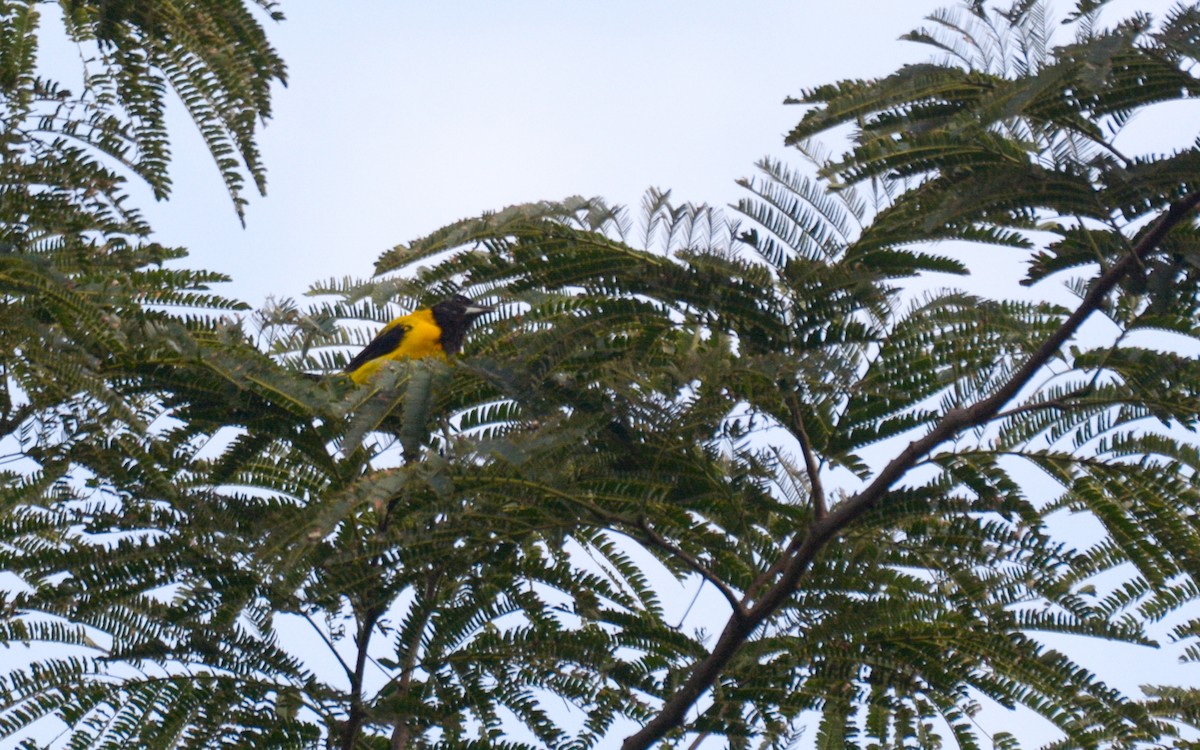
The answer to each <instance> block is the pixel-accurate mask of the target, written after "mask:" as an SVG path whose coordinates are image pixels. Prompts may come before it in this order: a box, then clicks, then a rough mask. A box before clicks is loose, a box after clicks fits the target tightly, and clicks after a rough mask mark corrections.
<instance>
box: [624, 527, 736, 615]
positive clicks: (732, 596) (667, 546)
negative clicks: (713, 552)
mask: <svg viewBox="0 0 1200 750" xmlns="http://www.w3.org/2000/svg"><path fill="white" fill-rule="evenodd" d="M638 528H639V529H641V531H642V533H643V534H645V535H646V539H647V540H648V541H649V542H650V543H651V544H653V545H654V546H656V547H660V548H661V549H663V550H665V551H666V552H667V553H668V554H670V555H674V556H675V557H678V558H679V559H680V560H683V562H684V563H685V564H687V566H688V567H689V568H691V569H692V570H693V571H695V572H696V573H698V574H699V575H700V577H701V578H703V579H704V580H706V581H708V582H709V583H711V584H712V585H713V586H715V587H716V589H717V591H720V592H721V595H722V596H724V597H725V601H727V602H729V606H730V607H732V608H733V616H734V617H737V618H742V617H745V616H746V608H745V607H744V606H742V602H741V598H740V597H739V596H738V595H737V593H736V592H735V591H734V590H733V589H731V588H730V587H729V586H728V585H726V583H725V582H724V581H722V580H721V579H720V578H718V577H717V576H716V574H714V573H713V572H712V571H710V570H709V569H708V568H706V567H705V566H704V564H703V563H701V562H700V561H699V560H697V559H696V558H695V557H692V556H691V555H690V554H688V553H687V552H685V551H683V550H682V549H680V548H679V547H676V546H675V545H674V544H671V543H670V542H668V541H667V540H666V539H664V538H663V537H662V535H661V534H659V533H658V532H657V531H655V530H654V528H653V527H651V526H650V524H649V523H648V522H647V521H646V519H645V518H644V517H643V518H639V519H638Z"/></svg>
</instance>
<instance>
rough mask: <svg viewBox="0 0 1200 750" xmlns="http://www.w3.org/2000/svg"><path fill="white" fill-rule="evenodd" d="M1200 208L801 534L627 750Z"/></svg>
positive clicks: (1150, 242)
mask: <svg viewBox="0 0 1200 750" xmlns="http://www.w3.org/2000/svg"><path fill="white" fill-rule="evenodd" d="M1198 205H1200V192H1197V193H1192V194H1190V195H1187V196H1185V197H1183V198H1181V199H1180V200H1178V201H1176V202H1175V203H1172V204H1171V206H1170V207H1169V208H1168V209H1167V211H1166V212H1164V213H1163V214H1162V215H1161V216H1160V217H1159V218H1158V220H1157V221H1156V222H1155V223H1154V224H1153V225H1152V226H1151V228H1150V229H1149V230H1148V231H1147V232H1146V233H1145V234H1143V235H1142V238H1141V239H1140V240H1139V241H1138V242H1137V244H1136V245H1134V247H1133V249H1132V251H1131V252H1130V253H1129V254H1128V255H1126V256H1125V257H1124V258H1122V259H1121V260H1120V261H1118V262H1117V263H1115V264H1113V265H1112V266H1111V267H1110V268H1108V270H1106V271H1104V272H1103V273H1101V274H1100V276H1098V277H1097V278H1096V280H1095V281H1094V282H1093V284H1092V286H1091V289H1090V290H1088V293H1087V294H1085V295H1084V297H1083V299H1082V300H1081V301H1080V303H1079V306H1078V307H1077V308H1076V309H1075V311H1074V312H1073V313H1071V315H1069V316H1068V317H1067V319H1066V320H1064V321H1063V322H1062V324H1061V325H1060V326H1059V327H1058V328H1057V329H1055V331H1054V332H1053V333H1051V334H1050V336H1049V337H1047V338H1046V340H1045V341H1044V342H1042V345H1041V346H1039V347H1038V348H1037V350H1035V351H1034V353H1033V354H1032V355H1031V356H1030V357H1029V359H1028V360H1027V361H1026V362H1025V364H1024V365H1022V366H1021V367H1020V368H1019V369H1018V370H1017V371H1016V372H1014V373H1013V375H1012V377H1011V378H1009V380H1008V382H1006V383H1005V384H1004V385H1002V386H1000V388H999V389H997V391H996V392H995V393H993V394H992V395H991V396H989V397H987V398H984V399H981V400H979V401H977V402H975V403H974V404H972V405H971V406H969V407H965V408H959V409H951V410H950V411H948V412H947V413H946V414H945V416H943V417H942V419H941V420H940V421H939V422H938V423H937V424H936V425H934V427H933V429H932V430H930V431H929V432H928V433H927V434H926V435H925V436H924V437H922V438H920V439H918V440H915V441H913V442H911V443H909V444H908V446H907V447H906V448H905V449H904V450H902V451H901V452H900V454H899V455H897V456H896V457H895V458H893V459H892V460H891V461H890V462H888V464H887V465H886V466H884V467H883V469H882V470H881V471H880V472H879V474H878V475H877V476H876V477H875V479H874V481H872V482H871V483H870V484H869V485H867V486H866V487H865V488H863V489H862V490H861V491H860V492H858V493H857V494H855V495H854V496H853V497H851V498H850V499H848V500H846V501H845V502H843V503H841V504H840V505H838V506H837V507H836V508H834V509H832V510H831V511H830V512H829V514H828V515H826V516H825V517H824V518H821V519H816V520H814V521H813V524H812V526H810V527H809V529H808V532H807V533H805V534H802V535H797V537H796V539H795V540H794V541H793V542H792V544H791V545H790V546H789V547H788V549H787V551H786V552H785V553H784V554H783V556H782V557H781V561H784V564H783V565H782V566H779V564H778V562H777V563H776V565H773V566H772V567H771V570H777V569H779V568H780V567H781V568H782V570H781V573H780V575H779V579H778V580H777V581H776V582H775V584H774V585H773V586H771V587H770V588H769V589H768V590H767V591H766V592H765V593H764V594H763V596H762V598H761V599H759V600H758V602H757V603H755V604H754V606H753V607H751V608H750V609H749V611H748V613H747V615H746V616H745V617H741V618H739V617H737V616H733V617H730V618H729V621H728V622H727V623H726V624H725V629H724V630H723V631H722V632H721V636H720V638H719V639H718V640H717V642H716V644H715V645H714V646H713V649H712V651H711V652H710V653H709V655H708V656H706V657H705V658H703V659H701V660H700V661H698V662H696V664H695V665H694V666H693V667H692V671H691V674H690V675H689V676H688V678H687V680H685V681H684V683H683V685H682V686H680V687H679V689H678V690H677V691H676V692H675V693H674V694H673V695H671V696H670V697H669V698H667V700H666V702H664V703H663V707H662V709H661V710H660V711H659V713H658V715H657V716H655V717H654V718H653V719H651V720H650V721H649V722H647V723H646V725H645V726H644V727H642V728H641V729H640V730H639V731H637V732H635V733H634V734H632V735H630V736H629V737H627V738H626V739H625V742H624V743H622V745H621V750H646V748H649V747H650V746H651V745H653V744H654V743H655V742H657V741H658V740H659V739H661V738H662V737H663V735H665V734H666V733H667V732H668V731H670V730H671V729H672V728H674V727H677V726H680V725H681V724H682V723H683V719H684V717H685V716H686V714H687V711H688V709H689V708H691V706H692V705H693V704H694V703H695V702H696V700H697V699H699V698H700V696H701V695H702V694H703V693H704V692H705V691H707V690H708V689H709V688H711V687H712V685H713V683H715V682H716V680H717V678H718V677H719V676H720V674H721V672H722V671H723V670H724V668H725V666H726V665H727V664H728V663H729V662H730V660H731V659H733V657H734V655H735V654H737V652H738V651H739V650H740V649H741V647H742V646H743V645H744V644H745V642H746V640H747V639H748V638H749V636H750V634H751V633H753V632H754V630H755V629H756V628H758V626H759V625H761V624H762V623H763V622H764V621H765V620H766V619H767V618H768V617H770V616H771V615H773V614H774V613H775V612H776V610H778V609H779V607H781V606H782V605H783V603H784V602H785V601H786V600H787V599H788V597H790V596H791V594H792V592H793V591H794V590H795V587H796V584H797V583H798V582H799V580H800V577H801V576H802V575H803V574H804V572H805V571H806V570H808V567H809V565H810V564H811V563H812V561H813V559H814V558H815V557H816V555H817V553H818V552H820V551H821V549H822V548H823V547H824V546H825V545H826V544H827V543H828V542H829V540H831V539H833V538H834V537H835V536H837V535H838V534H839V533H841V532H842V531H843V530H844V529H845V528H846V527H848V526H849V525H850V524H851V523H853V522H854V521H855V520H856V519H858V518H859V517H860V516H862V515H863V514H864V513H866V512H867V511H868V510H870V509H871V508H872V507H873V506H874V505H875V504H876V503H877V502H879V500H880V499H882V498H883V496H884V495H885V494H886V493H887V492H888V490H890V489H891V487H892V485H893V484H895V483H896V482H897V481H899V480H900V479H901V478H902V477H903V476H904V475H905V474H906V473H908V471H909V470H910V469H911V468H912V467H913V466H914V465H915V464H916V463H917V462H918V461H920V460H921V459H922V458H923V457H924V456H926V455H927V454H929V453H930V452H931V451H933V450H934V449H935V448H937V447H938V446H939V445H941V444H942V443H944V442H946V441H947V440H949V439H950V438H952V437H954V436H955V435H956V434H958V433H959V432H962V431H963V430H967V429H972V428H974V427H978V426H980V425H982V424H984V423H985V422H988V421H990V420H991V419H992V418H993V417H995V416H996V414H998V413H999V412H1000V410H1001V409H1002V408H1003V407H1004V405H1005V404H1007V403H1008V402H1009V401H1011V400H1012V399H1013V398H1014V397H1015V396H1016V395H1017V394H1018V393H1019V392H1020V391H1021V389H1022V388H1024V387H1025V386H1026V385H1027V384H1028V383H1029V381H1030V380H1031V379H1032V378H1033V377H1034V375H1036V374H1037V373H1038V371H1039V370H1041V369H1042V368H1043V367H1044V366H1045V365H1046V363H1047V362H1049V361H1050V358H1051V357H1053V356H1054V355H1055V354H1056V353H1057V352H1058V351H1059V349H1060V348H1061V347H1062V346H1063V344H1065V343H1066V342H1067V341H1068V340H1069V339H1070V338H1071V337H1072V336H1074V335H1075V333H1076V332H1077V331H1078V330H1079V328H1080V326H1082V325H1083V322H1084V321H1085V320H1087V319H1088V317H1090V316H1091V314H1092V313H1093V312H1095V311H1096V310H1098V309H1099V308H1100V306H1101V305H1102V304H1103V303H1104V300H1105V298H1107V297H1108V294H1109V293H1110V292H1112V290H1113V289H1114V288H1116V286H1117V284H1119V283H1120V282H1121V280H1122V279H1123V278H1124V277H1125V275H1126V274H1127V273H1129V271H1130V270H1131V269H1133V268H1135V267H1136V266H1137V265H1139V264H1140V263H1141V262H1142V261H1143V260H1144V259H1145V257H1146V256H1148V255H1149V254H1150V253H1151V252H1153V251H1154V249H1155V248H1156V247H1157V246H1158V244H1159V243H1160V242H1161V241H1162V239H1163V238H1164V237H1166V235H1167V234H1168V233H1169V232H1170V231H1171V230H1172V229H1174V228H1175V227H1176V226H1178V225H1179V224H1180V223H1181V222H1183V221H1184V220H1185V219H1186V218H1187V217H1188V215H1189V214H1190V213H1191V212H1192V211H1194V210H1195V209H1196V207H1197V206H1198Z"/></svg>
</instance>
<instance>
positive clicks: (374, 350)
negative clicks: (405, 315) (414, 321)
mask: <svg viewBox="0 0 1200 750" xmlns="http://www.w3.org/2000/svg"><path fill="white" fill-rule="evenodd" d="M408 330H409V326H406V325H404V324H403V323H397V324H396V325H394V326H392V327H391V328H389V329H387V330H386V331H383V332H382V333H380V334H379V335H378V336H376V337H375V338H374V339H372V340H371V343H369V344H367V345H366V346H365V347H363V350H362V351H361V352H359V353H358V354H357V355H355V357H354V359H352V360H350V361H349V362H347V363H346V368H345V369H344V370H343V372H354V371H355V370H357V369H358V368H360V367H362V366H363V365H364V364H366V363H367V362H370V361H371V360H373V359H378V358H380V357H383V356H385V355H388V354H391V353H392V352H394V351H396V349H398V348H400V342H401V341H403V340H404V336H405V334H407V333H408Z"/></svg>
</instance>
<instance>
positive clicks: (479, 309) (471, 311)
mask: <svg viewBox="0 0 1200 750" xmlns="http://www.w3.org/2000/svg"><path fill="white" fill-rule="evenodd" d="M495 309H496V308H495V306H493V305H480V304H478V303H473V304H470V305H467V306H466V308H464V309H463V312H465V313H466V314H467V315H483V314H484V313H490V312H491V311H492V310H495Z"/></svg>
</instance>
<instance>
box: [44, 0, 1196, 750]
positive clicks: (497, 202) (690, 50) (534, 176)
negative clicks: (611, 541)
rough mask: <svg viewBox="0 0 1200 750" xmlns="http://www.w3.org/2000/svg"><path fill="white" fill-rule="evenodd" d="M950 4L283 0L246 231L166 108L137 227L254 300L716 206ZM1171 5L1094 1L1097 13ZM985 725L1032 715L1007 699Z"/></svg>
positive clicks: (921, 0)
mask: <svg viewBox="0 0 1200 750" xmlns="http://www.w3.org/2000/svg"><path fill="white" fill-rule="evenodd" d="M948 2H949V0H902V1H894V0H840V1H838V2H829V1H824V2H814V1H813V0H747V1H746V2H742V3H733V2H720V1H718V0H689V1H688V2H684V1H683V0H661V1H660V0H606V1H605V2H600V0H576V2H562V0H508V1H507V2H496V1H495V0H490V1H489V0H460V1H459V2H454V3H431V2H423V3H418V2H411V1H410V2H398V1H395V0H392V1H387V0H356V1H355V2H339V3H332V2H327V1H322V0H284V2H283V3H282V4H281V9H282V10H283V11H284V12H285V14H286V15H287V20H286V21H285V22H283V23H282V24H278V25H275V24H270V23H269V22H268V26H269V28H268V33H269V36H270V38H271V39H272V41H273V43H274V44H275V45H276V47H277V48H278V49H279V51H280V52H281V54H282V56H283V58H284V59H285V60H286V62H287V64H288V70H289V72H288V78H289V81H288V86H287V87H286V88H279V89H277V91H276V94H275V100H274V117H273V119H272V120H271V121H270V123H269V124H268V126H267V127H266V129H265V131H264V132H263V133H262V136H261V138H260V145H261V149H262V152H263V156H264V160H265V162H266V165H267V169H268V194H267V195H266V196H265V197H257V196H253V197H252V199H251V202H250V205H249V206H248V208H247V216H246V226H245V228H243V227H242V225H241V224H240V223H239V221H238V218H237V216H236V214H235V212H234V210H233V207H232V205H231V203H230V202H229V200H228V197H227V194H226V193H225V190H224V187H223V185H222V183H221V181H220V179H219V175H218V173H217V170H216V168H215V167H214V166H213V164H212V162H211V159H210V157H209V156H208V155H207V154H206V152H205V151H204V149H203V144H202V142H201V140H200V138H199V136H198V135H197V134H196V133H195V130H194V128H193V127H191V125H190V123H189V122H188V121H187V120H186V119H185V118H184V117H182V115H181V112H180V111H179V108H178V107H176V108H175V111H174V120H173V131H172V134H173V137H174V147H175V163H174V165H173V167H172V177H173V180H174V184H175V187H174V192H173V194H172V196H171V199H170V200H169V201H167V202H161V203H154V202H153V201H152V199H151V198H150V197H149V192H148V191H141V190H140V189H139V190H135V200H136V202H137V204H138V205H140V206H141V207H142V208H143V211H144V214H145V215H146V217H147V219H148V220H149V222H150V224H151V225H152V226H153V227H154V228H155V229H156V236H155V239H157V240H158V241H160V242H164V243H166V244H169V245H179V246H184V247H186V248H188V249H189V250H190V252H191V258H190V259H189V260H188V262H187V265H189V266H192V267H198V268H204V269H208V270H214V271H221V272H224V273H227V274H229V275H231V276H232V277H233V282H232V283H231V284H229V285H228V286H227V287H226V288H225V289H224V290H223V291H224V292H225V293H226V294H228V295H231V296H233V297H236V298H239V299H242V300H245V301H247V302H249V303H250V304H252V305H255V306H258V305H261V304H263V302H264V301H265V300H267V299H268V298H271V297H274V298H287V297H291V298H299V297H301V296H302V295H303V293H304V292H305V290H306V289H307V288H308V287H309V285H310V284H312V283H314V282H319V281H322V280H325V279H329V278H342V277H352V278H358V279H366V278H367V277H369V275H370V273H371V270H372V265H373V263H374V261H375V259H376V258H377V257H378V256H379V255H380V254H381V253H382V252H383V251H385V250H387V249H388V248H390V247H391V246H393V245H395V244H397V243H406V242H408V241H411V240H413V239H415V238H417V237H420V236H423V235H425V234H428V233H430V232H432V231H433V230H435V229H437V228H439V227H441V226H443V225H445V224H447V223H449V222H452V221H455V220H457V219H460V218H465V217H469V216H474V215H477V214H479V213H481V212H483V211H487V210H496V209H499V208H502V207H504V206H508V205H512V204H515V203H522V202H526V201H536V200H543V199H559V198H564V197H567V196H570V195H576V194H578V195H584V196H602V197H604V198H606V199H608V200H609V201H611V202H617V203H626V204H634V205H636V204H637V202H638V201H639V200H640V199H641V196H642V194H643V192H644V191H645V190H646V189H647V188H650V187H658V188H664V189H671V190H672V191H673V196H674V197H675V198H676V199H677V200H691V201H697V202H709V203H713V204H717V205H723V204H727V203H730V202H732V201H734V200H736V199H737V197H738V192H739V191H738V188H737V187H736V186H735V184H734V180H735V179H737V178H738V177H742V176H747V175H749V174H751V173H752V171H753V163H754V162H755V161H756V160H757V159H759V158H761V157H763V156H766V155H772V156H779V157H782V158H785V159H787V160H790V161H792V162H794V163H799V162H800V159H799V158H798V156H796V155H795V154H791V155H789V152H788V150H787V149H785V148H784V147H783V145H782V141H783V136H784V134H785V133H786V132H787V131H788V130H789V129H790V127H791V126H792V125H793V124H794V123H795V122H796V121H797V120H798V119H799V117H800V116H801V114H802V110H801V109H800V108H799V107H794V106H793V107H785V106H783V104H782V102H783V99H784V98H785V97H787V96H789V95H796V94H799V93H800V92H801V91H802V90H803V89H804V88H806V87H810V86H814V85H818V84H821V83H826V82H831V81H834V80H838V79H843V78H855V77H871V76H880V75H886V74H887V73H889V72H891V71H893V70H894V69H896V68H897V67H898V66H900V65H902V64H904V63H908V62H918V61H922V60H925V59H928V58H929V57H930V50H929V49H928V48H925V47H921V46H918V45H915V44H911V43H907V42H901V41H898V37H899V36H900V35H901V34H903V33H904V32H906V31H908V30H910V29H912V28H913V27H915V26H918V25H920V23H921V19H922V17H923V16H925V15H926V14H928V13H929V12H931V11H933V10H934V9H936V8H939V7H943V6H945V5H946V4H948ZM1169 5H1170V3H1168V2H1166V1H1165V0H1150V1H1148V0H1143V1H1142V2H1134V1H1133V0H1114V2H1112V3H1111V7H1110V9H1109V11H1108V12H1107V14H1106V18H1109V19H1115V18H1119V17H1122V16H1124V15H1126V14H1128V13H1129V12H1131V11H1132V10H1134V9H1146V10H1152V11H1153V10H1162V9H1165V8H1166V7H1168V6H1169ZM51 54H56V53H55V52H54V50H53V49H52V48H51ZM50 62H51V63H54V62H55V61H54V60H51V61H50ZM1193 114H1194V111H1193ZM1196 121H1200V120H1198V119H1195V118H1192V117H1190V116H1187V117H1185V116H1183V115H1182V114H1180V115H1178V116H1177V115H1175V114H1171V115H1169V116H1165V117H1163V118H1160V119H1159V120H1151V121H1150V122H1141V123H1137V127H1138V130H1137V137H1139V138H1147V139H1149V140H1154V139H1158V138H1162V139H1164V142H1165V141H1167V140H1172V141H1175V142H1178V140H1179V138H1181V137H1186V138H1187V139H1188V140H1190V139H1191V138H1194V137H1195V132H1194V131H1195V127H1194V124H1193V123H1194V122H1196ZM1008 270H1009V272H1010V273H1012V274H1013V278H1016V276H1017V275H1019V272H1020V269H1019V268H1017V267H1015V266H1013V267H1011V268H1009V269H1008ZM689 595H690V592H689ZM683 605H686V601H684V602H683ZM718 609H719V607H718ZM701 611H702V610H701ZM716 627H719V624H717V623H714V626H713V628H711V629H715V628H716ZM1055 645H1056V646H1065V648H1066V649H1067V650H1068V651H1069V652H1070V653H1071V654H1072V655H1074V656H1076V657H1078V658H1080V659H1081V660H1083V661H1084V663H1085V664H1090V665H1092V666H1093V667H1094V668H1101V667H1104V666H1105V665H1106V663H1107V664H1108V666H1109V668H1110V669H1111V668H1112V665H1114V664H1115V665H1117V666H1116V673H1115V676H1114V682H1116V683H1117V684H1118V685H1120V686H1121V687H1124V688H1126V689H1131V688H1133V687H1135V686H1136V685H1137V684H1138V683H1139V682H1146V681H1151V680H1155V679H1158V678H1159V677H1160V676H1161V678H1162V679H1163V680H1169V679H1175V680H1179V681H1186V680H1191V682H1192V684H1197V683H1200V676H1198V674H1197V668H1196V667H1194V666H1193V667H1188V668H1182V669H1181V668H1179V667H1177V666H1176V665H1175V664H1174V663H1173V662H1174V658H1173V656H1172V655H1171V654H1169V653H1162V652H1157V653H1151V652H1147V651H1146V650H1145V649H1135V648H1133V647H1124V646H1119V647H1118V646H1112V645H1110V644H1083V645H1082V646H1081V645H1080V644H1078V643H1074V644H1060V643H1056V644H1055ZM989 721H991V722H993V727H992V730H993V731H994V730H996V729H1007V730H1009V731H1016V732H1018V733H1021V732H1028V733H1030V734H1031V736H1036V735H1035V733H1037V732H1039V731H1040V730H1039V729H1038V727H1037V724H1038V722H1037V720H1031V719H1030V718H1029V717H1028V715H1027V714H1024V713H1019V714H1007V713H1006V712H1000V713H996V714H991V715H989ZM706 747H707V746H706Z"/></svg>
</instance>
